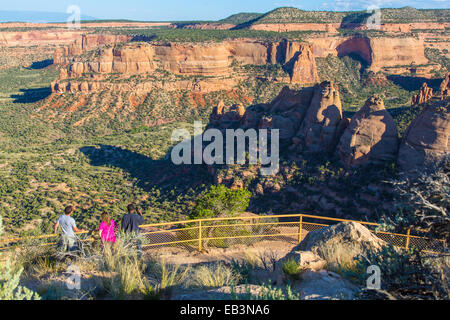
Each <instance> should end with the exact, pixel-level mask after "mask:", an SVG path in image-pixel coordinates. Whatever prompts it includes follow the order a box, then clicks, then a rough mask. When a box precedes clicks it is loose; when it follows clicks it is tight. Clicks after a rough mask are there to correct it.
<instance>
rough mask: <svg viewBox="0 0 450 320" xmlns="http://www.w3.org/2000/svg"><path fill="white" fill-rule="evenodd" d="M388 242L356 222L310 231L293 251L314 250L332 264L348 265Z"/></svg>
mask: <svg viewBox="0 0 450 320" xmlns="http://www.w3.org/2000/svg"><path fill="white" fill-rule="evenodd" d="M385 245H386V243H385V242H384V241H383V240H381V239H380V238H378V237H376V236H375V235H374V234H373V233H372V232H371V231H370V230H369V229H367V228H366V227H364V226H363V225H361V224H359V223H356V222H342V223H339V224H337V225H333V226H330V227H326V228H322V229H319V230H315V231H311V232H309V233H308V234H307V235H306V237H305V239H304V240H303V241H302V243H301V244H300V245H299V246H297V247H296V248H295V249H293V251H312V252H313V253H315V254H317V255H318V256H319V257H321V258H322V259H324V260H326V261H327V262H328V263H329V264H331V265H336V266H338V265H348V264H351V263H352V262H353V261H354V259H355V258H356V257H358V256H359V255H364V254H366V253H367V252H369V251H373V250H375V251H376V250H380V249H381V248H382V247H383V246H385Z"/></svg>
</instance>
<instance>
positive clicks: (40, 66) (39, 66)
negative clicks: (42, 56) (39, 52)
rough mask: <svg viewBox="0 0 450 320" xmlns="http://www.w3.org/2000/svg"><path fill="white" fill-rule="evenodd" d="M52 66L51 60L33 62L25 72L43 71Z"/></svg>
mask: <svg viewBox="0 0 450 320" xmlns="http://www.w3.org/2000/svg"><path fill="white" fill-rule="evenodd" d="M51 65H53V59H46V60H42V61H36V62H33V63H32V64H31V65H30V66H29V67H25V69H27V70H40V69H45V68H47V67H49V66H51Z"/></svg>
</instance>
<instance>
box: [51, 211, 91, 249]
mask: <svg viewBox="0 0 450 320" xmlns="http://www.w3.org/2000/svg"><path fill="white" fill-rule="evenodd" d="M73 211H74V208H73V206H68V207H67V208H66V209H65V210H64V213H65V214H64V215H61V216H59V218H58V220H57V221H56V224H55V226H54V231H55V234H56V233H57V231H58V227H61V230H62V239H61V240H62V249H63V251H64V252H67V251H74V250H75V249H76V245H75V243H76V236H75V232H84V231H83V230H80V229H78V228H77V226H76V224H75V220H74V219H73V218H72V217H71V215H72V213H73Z"/></svg>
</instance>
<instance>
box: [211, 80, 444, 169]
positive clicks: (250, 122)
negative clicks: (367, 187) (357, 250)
mask: <svg viewBox="0 0 450 320" xmlns="http://www.w3.org/2000/svg"><path fill="white" fill-rule="evenodd" d="M438 102H439V101H438ZM439 103H440V106H434V107H425V109H424V110H423V111H422V112H421V114H420V115H419V116H418V117H417V119H416V120H414V121H413V122H412V123H411V125H410V127H409V128H408V129H407V131H406V132H405V134H404V138H403V141H402V142H401V143H400V140H399V135H398V129H397V125H396V123H395V121H394V119H393V118H392V116H391V115H390V113H389V112H388V111H387V110H386V108H385V105H384V102H383V101H382V99H381V98H379V97H378V96H373V97H371V98H369V99H368V100H367V101H366V103H365V105H364V106H363V107H362V108H361V109H360V110H359V111H358V112H356V113H355V115H354V116H353V117H352V119H349V118H344V117H343V115H342V108H341V102H340V99H339V93H338V90H337V88H336V87H335V86H334V85H333V84H332V83H330V82H323V83H321V84H318V85H316V86H314V87H306V88H303V89H301V90H292V89H289V88H288V87H285V88H283V89H282V91H281V92H280V94H279V95H278V96H277V97H276V98H275V99H274V100H273V101H272V102H270V103H268V104H258V105H253V106H250V107H248V108H244V107H243V106H239V107H238V106H230V107H228V108H227V107H225V106H224V104H223V103H220V104H219V106H218V107H216V108H214V110H213V113H212V114H211V117H210V123H209V125H208V128H218V129H220V130H225V129H238V128H241V129H244V130H247V129H255V130H257V129H269V130H271V129H278V130H279V133H280V148H281V151H282V152H283V151H288V153H289V157H291V158H292V159H296V158H298V157H299V156H300V157H301V155H302V154H303V153H326V154H328V155H329V156H330V157H331V156H332V155H333V154H335V155H336V156H337V157H339V158H340V160H341V161H342V163H343V164H344V165H345V166H346V167H347V168H354V167H359V166H362V165H366V164H383V163H388V162H390V161H397V162H398V163H399V167H400V170H401V171H410V169H411V168H416V169H420V168H423V167H424V166H430V165H431V164H439V163H440V162H441V161H442V160H443V159H444V158H445V157H446V156H448V145H449V143H448V139H449V132H450V124H449V118H450V116H449V113H448V106H449V99H448V98H447V99H446V100H445V101H440V102H439ZM399 147H400V153H399Z"/></svg>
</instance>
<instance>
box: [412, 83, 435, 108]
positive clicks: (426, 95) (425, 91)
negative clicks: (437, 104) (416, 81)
mask: <svg viewBox="0 0 450 320" xmlns="http://www.w3.org/2000/svg"><path fill="white" fill-rule="evenodd" d="M432 97H433V88H429V87H428V85H427V84H426V82H424V84H423V85H422V87H421V88H420V90H419V93H418V94H417V95H414V96H413V97H412V101H411V105H413V106H416V105H419V104H422V103H425V102H427V101H428V100H430V99H431V98H432Z"/></svg>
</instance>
